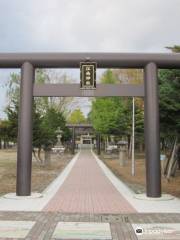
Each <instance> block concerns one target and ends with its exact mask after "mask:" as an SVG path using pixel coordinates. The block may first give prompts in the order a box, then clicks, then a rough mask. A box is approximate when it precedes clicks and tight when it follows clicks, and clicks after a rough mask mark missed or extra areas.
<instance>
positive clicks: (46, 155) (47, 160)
mask: <svg viewBox="0 0 180 240" xmlns="http://www.w3.org/2000/svg"><path fill="white" fill-rule="evenodd" d="M44 165H45V166H49V165H51V151H50V149H49V148H48V149H45V150H44Z"/></svg>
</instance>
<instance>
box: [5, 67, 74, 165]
mask: <svg viewBox="0 0 180 240" xmlns="http://www.w3.org/2000/svg"><path fill="white" fill-rule="evenodd" d="M47 79H48V76H47V74H46V72H45V71H44V70H42V69H39V70H38V71H37V72H36V82H38V83H45V82H46V81H49V80H47ZM7 87H8V93H7V95H8V99H9V101H8V104H7V108H6V114H7V118H8V121H9V131H8V136H9V138H10V139H12V141H14V142H16V141H17V133H18V110H19V95H20V75H19V74H11V77H10V80H9V82H8V84H7ZM66 104H68V102H67V101H63V102H62V103H61V108H60V100H59V101H54V102H53V101H52V99H49V98H47V97H44V98H35V100H34V107H33V116H32V117H33V152H34V154H35V151H34V148H38V156H39V158H36V159H39V160H42V159H41V157H40V152H41V149H44V151H45V153H47V150H48V149H49V148H50V146H52V145H53V144H55V143H56V141H57V138H56V134H57V133H56V130H57V127H61V128H62V130H63V131H64V132H63V140H67V139H69V137H70V132H69V130H68V129H67V128H66V127H65V117H64V114H65V111H64V110H63V107H64V109H65V106H67V105H66ZM57 124H58V126H57ZM45 155H46V154H45ZM35 156H36V155H35Z"/></svg>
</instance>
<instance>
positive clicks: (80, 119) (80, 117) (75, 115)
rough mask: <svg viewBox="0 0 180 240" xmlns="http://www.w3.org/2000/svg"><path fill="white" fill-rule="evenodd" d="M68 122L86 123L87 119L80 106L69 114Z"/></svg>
mask: <svg viewBox="0 0 180 240" xmlns="http://www.w3.org/2000/svg"><path fill="white" fill-rule="evenodd" d="M68 122H69V123H72V124H80V123H86V122H87V121H86V118H85V116H84V114H83V113H82V111H81V110H80V109H79V108H77V109H75V110H74V111H73V112H72V113H71V115H70V116H69V119H68Z"/></svg>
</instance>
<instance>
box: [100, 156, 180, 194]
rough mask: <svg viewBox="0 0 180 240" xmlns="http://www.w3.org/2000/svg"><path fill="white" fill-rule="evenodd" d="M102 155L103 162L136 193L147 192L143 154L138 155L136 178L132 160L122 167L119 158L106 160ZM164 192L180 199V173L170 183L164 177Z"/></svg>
mask: <svg viewBox="0 0 180 240" xmlns="http://www.w3.org/2000/svg"><path fill="white" fill-rule="evenodd" d="M103 156H104V155H103V154H102V155H101V157H100V158H101V159H102V160H103V162H104V163H105V164H106V165H107V166H108V167H109V168H110V169H111V170H112V172H113V173H114V174H115V175H116V176H117V177H119V178H120V179H121V180H122V181H124V182H125V183H126V184H127V185H128V186H129V187H131V188H132V189H133V190H134V191H135V192H136V193H141V192H145V186H146V179H145V160H144V156H143V155H142V154H139V155H136V160H135V162H136V163H135V167H136V170H135V172H136V174H135V176H132V175H131V160H128V161H127V164H126V166H124V167H121V166H120V163H119V160H118V158H113V159H106V158H104V157H103ZM162 191H163V192H164V193H168V194H172V195H174V196H176V197H179V198H180V171H179V170H178V171H177V172H176V176H175V177H171V179H170V181H169V182H168V181H167V179H165V178H164V177H163V176H162Z"/></svg>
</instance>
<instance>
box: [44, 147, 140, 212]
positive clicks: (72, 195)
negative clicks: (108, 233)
mask: <svg viewBox="0 0 180 240" xmlns="http://www.w3.org/2000/svg"><path fill="white" fill-rule="evenodd" d="M43 211H58V212H65V213H92V214H97V213H133V212H136V211H135V209H134V208H133V207H132V206H131V205H130V203H128V201H127V200H126V199H125V198H124V197H123V196H122V195H121V194H120V193H119V192H118V191H117V190H116V188H115V187H114V186H113V185H112V183H111V182H110V181H109V179H108V178H107V177H106V176H105V175H104V173H103V171H102V170H101V168H100V167H99V165H98V164H97V162H96V159H95V158H94V156H93V155H92V153H91V151H90V150H83V151H81V153H80V155H79V157H78V160H77V162H76V163H75V165H74V167H73V168H72V170H71V172H70V174H69V175H68V177H67V178H66V180H65V182H64V183H63V185H62V186H61V187H60V188H59V190H58V191H57V193H56V194H55V196H54V197H53V198H52V199H51V200H50V202H49V203H48V204H47V205H46V206H45V208H44V209H43Z"/></svg>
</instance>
